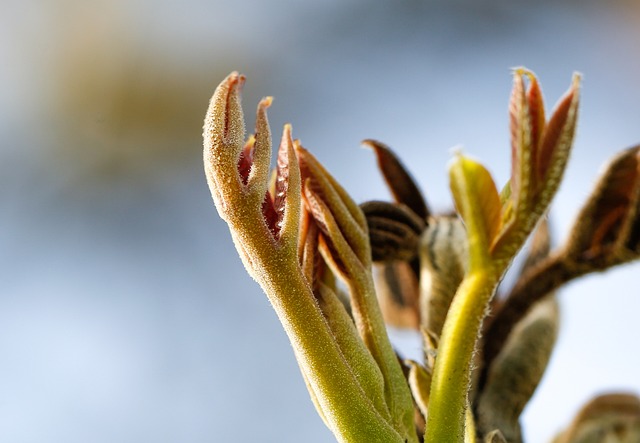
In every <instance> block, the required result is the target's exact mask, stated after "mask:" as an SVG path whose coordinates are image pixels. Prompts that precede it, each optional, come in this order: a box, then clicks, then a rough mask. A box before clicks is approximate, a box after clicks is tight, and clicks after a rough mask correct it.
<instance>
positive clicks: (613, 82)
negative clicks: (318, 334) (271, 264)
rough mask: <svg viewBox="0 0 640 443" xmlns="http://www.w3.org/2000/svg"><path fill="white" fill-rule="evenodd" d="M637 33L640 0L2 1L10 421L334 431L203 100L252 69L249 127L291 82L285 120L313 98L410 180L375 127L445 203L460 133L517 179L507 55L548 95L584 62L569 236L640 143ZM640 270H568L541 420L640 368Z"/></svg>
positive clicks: (133, 432)
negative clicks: (258, 263)
mask: <svg viewBox="0 0 640 443" xmlns="http://www.w3.org/2000/svg"><path fill="white" fill-rule="evenodd" d="M639 48H640V4H639V3H638V2H636V1H631V0H629V1H627V2H624V1H609V2H598V1H569V2H562V1H540V2H511V1H507V0H487V1H484V2H474V1H471V0H452V1H449V2H437V1H433V0H425V1H419V0H396V1H380V2H366V1H364V0H349V1H344V0H343V1H338V0H329V1H324V2H296V1H292V0H270V1H257V0H255V1H251V0H237V1H234V2H231V1H227V2H224V1H202V0H186V1H182V2H169V1H152V0H133V1H124V0H117V1H107V0H96V1H92V2H74V1H71V0H68V1H64V0H51V1H37V0H21V1H17V0H4V1H3V2H2V4H0V59H1V60H2V62H1V64H0V82H1V84H2V88H1V89H0V143H1V145H0V269H1V270H0V441H2V442H11V443H48V442H65V443H76V442H77V443H80V442H93V443H102V442H104V443H107V442H122V443H128V442H132V443H133V442H140V441H153V442H167V443H169V442H171V443H173V442H194V443H197V442H227V441H229V442H231V441H233V442H251V441H261V442H299V441H305V442H331V441H334V440H333V437H332V436H331V434H330V433H329V431H328V430H327V429H325V427H324V425H323V424H322V422H321V420H320V419H319V418H318V417H317V415H316V414H315V412H314V410H313V406H312V404H311V402H310V400H309V398H308V395H307V392H306V389H305V387H304V383H303V381H302V379H301V377H300V375H299V372H298V369H297V365H296V363H295V360H294V357H293V354H292V352H291V349H290V345H289V344H288V342H287V339H286V336H285V334H284V333H283V331H282V330H281V327H280V325H279V323H278V321H277V318H276V316H275V314H274V312H273V311H272V309H271V307H270V306H269V304H268V302H267V300H266V297H265V296H264V295H263V294H262V293H261V291H260V288H259V287H258V286H257V285H256V284H255V283H254V282H253V281H252V280H251V279H250V278H249V277H248V276H247V275H246V273H245V271H244V269H243V268H242V265H241V262H240V260H239V258H238V257H237V254H236V252H235V249H234V247H233V244H232V242H231V240H230V237H229V235H228V231H227V227H226V225H225V224H224V223H223V222H222V221H221V220H220V219H219V217H218V215H217V213H216V211H215V208H214V207H213V204H212V202H211V198H210V195H209V190H208V189H207V186H206V182H205V180H204V174H203V172H202V164H201V155H202V154H201V149H202V148H201V143H202V142H201V128H202V119H203V116H204V112H205V110H206V107H207V104H208V100H209V97H210V96H211V94H212V92H213V90H214V88H215V86H216V85H217V84H218V83H219V82H220V81H221V80H222V79H223V78H224V76H226V75H227V74H228V73H229V72H230V71H232V70H240V71H241V72H243V73H244V74H246V75H247V78H248V81H247V84H246V87H245V89H244V103H245V109H246V115H247V118H248V122H247V127H248V128H249V129H251V128H252V126H253V109H255V105H256V103H257V101H258V100H259V99H260V98H261V97H262V96H263V95H273V96H275V101H274V105H273V107H272V108H271V109H270V118H271V123H272V126H273V129H274V135H275V136H276V137H279V134H278V133H279V128H281V127H282V125H283V124H284V123H285V122H291V123H292V124H293V128H294V136H295V137H298V138H301V139H302V142H303V144H304V145H305V146H306V147H308V148H309V149H311V150H312V151H313V152H314V153H315V154H316V155H317V156H318V157H319V158H320V160H321V161H323V162H324V163H325V164H326V165H327V167H328V168H329V170H331V171H332V172H333V173H334V175H335V176H336V177H337V178H338V179H339V180H340V181H341V182H342V183H343V184H344V185H345V187H346V188H347V189H348V190H349V191H350V192H351V193H352V195H353V196H354V198H355V199H356V200H357V201H363V200H367V199H373V198H377V199H386V198H388V197H389V196H388V194H387V191H386V190H385V188H384V186H383V183H382V180H381V178H380V176H379V174H378V172H377V171H376V169H375V166H374V160H373V157H372V154H371V153H370V152H367V151H365V150H362V149H359V143H360V141H361V140H362V139H364V138H377V139H380V140H381V141H384V142H386V143H388V144H390V145H391V146H392V147H394V149H395V150H396V152H397V153H398V154H399V155H400V156H401V157H402V158H403V159H404V160H405V162H406V163H407V164H408V165H409V167H410V169H411V170H412V171H413V173H414V175H415V177H416V178H417V180H418V181H419V183H420V184H421V185H422V187H423V189H424V190H425V192H426V194H427V197H428V199H429V201H430V203H431V205H432V206H433V207H435V208H436V209H440V210H445V209H448V208H449V207H450V206H451V200H450V197H449V192H448V184H447V179H446V168H445V166H446V164H447V162H448V161H449V159H450V157H451V153H450V151H451V148H452V147H454V146H460V145H462V147H463V149H464V151H465V152H467V153H469V154H471V155H473V156H475V157H477V158H480V159H481V160H483V161H484V162H485V164H487V165H488V167H489V168H490V170H491V171H492V172H493V174H494V177H495V178H496V181H497V182H499V183H500V184H501V183H504V182H505V181H506V179H507V176H508V171H509V141H508V127H507V124H508V120H507V102H508V97H509V92H510V88H511V76H510V70H509V68H511V67H514V66H518V65H526V66H527V67H529V68H530V69H532V70H534V71H535V72H536V73H537V74H538V76H539V77H540V79H541V82H542V85H543V89H544V92H545V96H546V99H547V106H549V107H551V106H552V105H553V103H554V102H555V101H556V100H557V98H558V97H560V95H561V94H562V93H563V92H564V91H565V90H566V88H567V87H568V86H569V83H570V79H571V74H572V72H573V71H575V70H577V71H580V72H582V73H583V74H584V83H583V85H584V89H583V101H582V110H581V118H580V124H579V129H578V136H577V140H576V143H575V150H574V154H573V158H572V162H571V163H570V166H569V169H568V171H567V176H566V181H565V183H564V185H563V186H562V188H561V190H560V193H559V195H558V197H557V199H556V200H555V203H554V206H553V210H552V220H553V226H554V235H555V238H556V239H557V240H561V239H562V238H563V237H564V235H565V234H566V232H567V230H568V228H569V227H570V225H571V222H572V220H573V216H574V215H575V213H576V211H577V210H578V208H579V207H580V205H581V203H582V202H583V200H584V198H585V197H586V195H587V194H588V192H589V189H590V187H591V184H592V183H593V180H594V178H595V177H596V174H597V172H598V170H599V168H600V167H601V165H602V163H603V162H604V161H605V160H606V159H607V158H609V157H610V156H612V155H613V154H614V153H615V152H616V151H618V150H620V149H623V148H625V147H628V146H630V145H632V144H635V143H638V142H640V112H639V111H638V106H639V104H640V88H639V87H638V79H640V49H639ZM639 270H640V268H639V265H638V264H635V265H628V266H626V267H623V268H620V269H617V270H614V271H612V272H608V273H607V274H606V275H596V276H591V277H588V278H585V279H583V280H581V281H580V282H576V283H573V284H571V285H570V286H569V287H568V288H567V289H566V290H563V291H562V292H561V295H560V299H561V304H562V308H563V327H562V332H561V335H560V338H559V345H558V349H557V352H556V353H555V354H554V357H553V360H552V362H551V365H550V368H549V371H548V373H547V375H546V377H545V379H544V382H543V384H542V385H541V387H540V389H539V391H538V392H537V393H536V396H535V398H534V400H533V401H532V402H531V404H530V406H529V407H528V408H527V410H526V412H525V417H524V420H525V421H524V426H525V434H526V436H527V437H528V439H527V440H528V441H529V442H544V441H548V440H549V438H550V437H551V436H552V435H554V434H555V433H556V432H557V431H558V430H559V429H561V428H562V427H563V426H565V425H566V424H567V423H568V422H569V420H570V419H571V417H572V416H573V414H574V413H575V412H576V410H577V408H578V407H579V405H580V404H582V403H583V402H584V401H586V400H587V399H588V398H590V397H591V396H592V395H594V394H595V393H598V392H602V391H609V390H618V389H630V390H632V391H634V392H636V393H638V392H640V377H639V376H638V367H640V353H639V352H638V348H637V337H638V336H639V335H640V324H639V323H640V322H639V321H638V316H637V313H638V312H639V310H640V294H639V293H638V292H639V289H638V282H639V280H638V276H639V274H640V273H639ZM396 336H398V337H400V338H401V339H402V338H406V337H404V336H403V334H396ZM407 343H408V344H407ZM403 346H404V347H403V352H405V355H416V354H418V353H419V349H418V346H419V345H418V344H417V343H416V342H415V341H411V340H410V339H409V340H405V341H404V345H403Z"/></svg>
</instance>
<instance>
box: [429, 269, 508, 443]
mask: <svg viewBox="0 0 640 443" xmlns="http://www.w3.org/2000/svg"><path fill="white" fill-rule="evenodd" d="M500 275H502V273H497V272H487V271H484V270H479V271H472V272H470V273H469V274H468V275H467V276H466V277H465V278H464V279H463V281H462V283H461V284H460V287H459V288H458V291H457V293H456V296H455V297H454V299H453V301H452V303H451V307H450V309H449V313H448V314H447V321H446V322H445V324H444V328H443V331H442V337H441V339H440V346H439V347H438V356H437V358H436V363H435V368H434V371H433V380H432V383H431V392H430V395H429V415H428V417H427V427H426V434H425V442H426V443H439V442H452V443H453V442H463V441H464V435H465V429H464V428H465V412H466V408H467V392H468V391H469V383H470V380H471V367H472V366H471V361H472V358H473V353H474V351H475V346H476V339H477V337H478V334H479V333H480V328H481V325H482V319H483V318H484V316H485V310H486V307H487V305H488V304H489V300H490V299H491V297H492V296H493V293H494V292H495V289H496V287H497V285H498V283H499V280H500V278H499V277H500Z"/></svg>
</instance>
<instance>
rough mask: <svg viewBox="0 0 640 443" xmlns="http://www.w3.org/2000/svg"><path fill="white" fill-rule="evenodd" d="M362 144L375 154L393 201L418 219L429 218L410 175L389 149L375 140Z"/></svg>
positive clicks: (423, 200) (365, 141) (424, 204)
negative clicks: (405, 207) (409, 209)
mask: <svg viewBox="0 0 640 443" xmlns="http://www.w3.org/2000/svg"><path fill="white" fill-rule="evenodd" d="M362 143H363V144H364V145H366V146H369V147H370V148H371V149H373V152H374V153H375V154H376V159H377V161H378V167H379V168H380V171H382V176H383V177H384V179H385V182H386V183H387V186H388V187H389V190H390V191H391V194H392V195H393V198H394V200H395V201H396V202H398V203H402V204H404V205H406V206H408V207H409V208H411V210H412V211H413V212H415V214H416V215H417V216H418V217H420V218H422V219H426V218H427V217H428V216H429V208H428V207H427V204H426V202H425V199H424V197H423V196H422V193H421V192H420V189H419V188H418V186H417V185H416V183H415V181H414V180H413V178H412V177H411V174H409V172H408V171H407V169H406V168H405V167H404V165H403V164H402V162H400V159H398V157H397V156H396V155H395V154H394V153H393V151H391V148H389V147H388V146H387V145H385V144H384V143H380V142H378V141H376V140H364V141H363V142H362Z"/></svg>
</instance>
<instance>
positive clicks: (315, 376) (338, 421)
mask: <svg viewBox="0 0 640 443" xmlns="http://www.w3.org/2000/svg"><path fill="white" fill-rule="evenodd" d="M254 228H255V226H254ZM278 252H281V253H278ZM278 252H277V253H275V254H274V251H273V250H272V251H271V252H270V253H269V254H268V255H267V256H266V257H260V256H258V257H256V255H258V254H256V255H254V257H253V258H254V259H257V260H258V261H260V263H254V265H258V266H257V267H259V268H262V269H263V270H264V274H263V275H264V276H265V277H266V278H258V283H260V285H261V286H262V288H263V290H264V291H265V292H266V293H267V295H268V296H269V300H270V302H271V303H272V305H273V306H274V309H275V310H276V313H277V315H278V318H279V319H280V321H281V322H282V325H283V327H284V329H285V331H286V333H287V335H288V336H289V340H290V341H291V343H292V345H293V348H294V351H295V353H296V356H297V359H298V362H299V364H300V367H301V370H302V371H303V372H304V374H305V377H306V378H307V380H308V382H309V385H310V386H311V388H312V389H313V391H314V393H315V396H316V399H317V400H318V402H319V404H320V406H321V407H322V412H323V415H324V416H325V418H326V420H327V421H328V423H329V424H330V427H331V430H332V431H333V432H334V434H335V435H336V437H337V438H338V440H339V441H342V442H364V441H370V442H380V443H386V442H399V443H400V442H404V439H403V438H402V437H401V436H400V435H399V434H398V432H396V431H395V430H394V429H393V428H392V426H391V425H390V424H389V423H387V421H386V420H385V419H384V418H383V417H382V416H381V415H380V414H379V413H378V412H377V411H376V409H375V407H374V406H373V404H372V403H371V401H370V400H369V399H368V398H367V397H366V395H365V393H364V391H363V390H362V388H361V387H360V385H359V384H358V381H357V380H356V378H355V374H354V373H353V371H352V370H351V368H350V367H349V366H348V364H347V362H346V361H345V359H344V356H343V355H342V352H341V351H340V349H339V348H338V346H337V345H336V344H335V339H334V337H333V336H332V334H331V332H330V330H329V328H328V325H327V323H326V320H325V319H324V317H323V316H322V314H321V312H320V310H319V309H318V307H317V305H316V302H315V300H314V299H313V295H312V293H311V291H310V289H309V287H308V285H307V283H306V282H305V281H304V280H303V279H302V278H301V277H300V274H299V269H298V268H297V266H298V265H297V263H296V262H295V261H292V260H290V257H291V256H290V254H289V253H287V252H286V251H278ZM259 255H262V254H259ZM271 294H278V296H277V297H272V296H271Z"/></svg>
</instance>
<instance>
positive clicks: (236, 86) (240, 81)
mask: <svg viewBox="0 0 640 443" xmlns="http://www.w3.org/2000/svg"><path fill="white" fill-rule="evenodd" d="M246 79H247V78H246V77H245V76H244V75H243V74H240V73H239V72H238V71H233V72H232V73H231V74H229V75H228V76H227V78H226V79H225V81H224V82H222V84H223V85H225V86H226V89H228V90H234V92H240V90H241V89H242V86H244V82H245V81H246Z"/></svg>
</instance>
